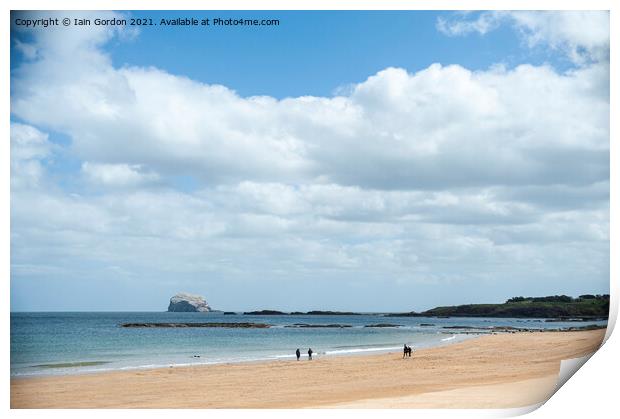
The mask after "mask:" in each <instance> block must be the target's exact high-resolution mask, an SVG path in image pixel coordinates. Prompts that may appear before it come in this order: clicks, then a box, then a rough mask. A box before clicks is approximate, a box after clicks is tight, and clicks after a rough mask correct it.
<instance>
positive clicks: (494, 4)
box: [0, 0, 620, 418]
mask: <svg viewBox="0 0 620 419" xmlns="http://www.w3.org/2000/svg"><path fill="white" fill-rule="evenodd" d="M615 3H617V2H614V1H612V0H608V1H603V0H591V1H574V0H572V1H568V0H510V1H500V0H495V1H485V0H451V1H448V0H435V1H429V0H417V1H407V0H384V1H380V0H357V1H346V0H342V1H340V2H337V1H334V0H295V1H294V2H293V1H283V0H263V1H260V2H258V1H251V0H227V1H223V0H219V1H213V0H203V1H190V0H175V1H163V0H150V1H141V0H127V1H123V2H119V1H110V0H93V1H89V2H83V1H78V0H58V1H44V0H22V1H17V0H5V1H3V2H2V6H1V7H2V8H3V9H4V12H5V14H4V15H3V18H2V19H0V27H1V28H2V31H1V33H2V45H3V47H4V54H3V55H4V57H5V60H4V61H3V62H4V65H2V66H0V67H1V68H0V72H1V74H2V81H3V93H4V94H3V96H2V97H3V98H4V100H3V101H2V106H3V108H4V109H3V112H2V121H3V128H4V132H5V136H4V137H3V138H4V141H3V143H2V145H1V147H2V148H1V149H0V170H1V173H2V183H1V184H0V196H1V197H2V203H3V205H2V207H1V208H0V212H1V214H2V216H1V217H0V220H1V221H0V234H1V237H2V239H1V240H0V269H1V271H0V272H1V273H2V274H3V275H2V277H3V278H5V282H4V290H3V291H4V292H2V295H3V296H4V301H3V303H4V307H6V308H7V309H6V312H5V316H4V321H3V323H2V329H3V333H2V335H1V339H2V350H3V353H4V360H5V362H4V363H2V367H1V368H2V370H1V371H0V374H2V377H3V378H4V379H3V380H2V389H1V390H2V396H1V397H2V401H3V406H4V407H5V409H8V408H9V399H10V398H9V391H10V386H9V384H10V372H9V370H10V367H9V365H10V362H7V361H9V357H10V350H9V348H10V342H9V315H8V311H9V310H8V308H9V307H10V293H9V292H8V291H9V289H8V288H9V277H10V276H9V275H10V253H9V252H10V231H9V228H10V217H9V199H10V188H9V176H10V163H9V149H10V145H9V141H8V138H9V117H10V98H9V94H8V92H9V89H10V79H9V66H8V65H7V63H8V62H9V48H8V46H9V36H10V32H9V30H10V25H9V17H8V13H9V10H11V9H17V10H25V9H35V10H36V9H39V10H140V9H143V10H235V9H237V10H313V9H314V10H330V9H332V10H338V9H341V10H382V9H396V10H405V9H412V10H442V9H443V10H484V9H512V10H611V14H610V15H611V25H610V26H611V40H612V41H611V50H612V60H611V74H612V75H614V74H617V66H616V65H615V61H614V59H615V58H616V57H618V44H617V41H618V39H617V32H618V31H617V30H615V29H614V28H618V27H620V19H618V16H617V12H618V10H620V9H619V7H618V6H617V5H616V4H615ZM610 87H611V92H610V93H611V109H612V112H611V115H612V117H611V121H610V123H611V127H610V128H611V131H610V132H611V152H610V158H611V162H612V163H614V162H619V161H620V155H619V153H618V146H617V144H616V143H615V141H617V132H618V131H617V123H616V121H615V120H614V118H613V115H614V112H613V110H616V109H617V103H618V102H617V100H618V86H617V83H616V80H615V78H614V77H613V76H612V78H611V86H610ZM618 180H619V179H618V170H617V167H615V166H614V165H613V164H612V165H611V185H613V186H612V188H611V196H610V211H611V212H610V217H611V220H610V221H611V224H610V229H611V243H610V252H611V255H620V251H619V250H620V249H619V247H618V223H617V219H616V217H615V216H614V214H617V213H618V210H619V209H620V208H619V207H618V194H617V186H618V184H619V183H618ZM614 187H616V190H614ZM610 261H611V266H610V274H611V283H610V291H611V297H612V298H611V313H610V327H609V329H608V333H607V338H609V339H608V341H607V342H606V344H605V345H604V346H603V348H602V349H601V350H600V351H599V352H597V353H596V354H595V355H594V356H593V357H592V359H591V360H590V361H589V362H588V363H587V366H586V367H585V368H582V369H581V370H579V371H578V372H577V374H576V376H575V377H574V378H572V379H571V380H569V381H568V383H567V384H566V385H565V386H564V387H562V388H561V389H560V390H559V391H558V392H557V393H556V394H555V395H554V396H553V397H552V398H551V399H550V400H549V401H548V402H547V403H546V404H545V405H544V406H543V407H542V408H540V409H538V410H536V411H534V412H533V413H531V414H530V417H533V418H557V417H588V418H595V417H596V416H597V415H600V417H608V416H609V415H610V413H611V412H614V411H617V407H618V403H617V401H616V400H617V394H616V391H615V388H614V387H615V386H614V385H615V383H616V382H617V380H618V377H619V374H620V368H619V364H620V363H619V362H618V357H617V354H618V352H619V350H618V349H619V348H620V344H619V343H618V338H617V336H615V337H614V336H611V337H610V336H609V335H610V332H611V329H612V328H613V326H614V325H615V322H616V318H617V314H618V291H619V290H618V280H617V274H618V259H617V256H616V257H615V258H614V257H611V258H610ZM117 412H118V414H123V415H124V414H129V415H131V416H134V415H135V416H138V417H149V418H159V417H168V416H170V415H178V414H182V415H184V416H185V415H187V416H191V417H199V416H200V417H202V416H203V415H205V414H207V415H209V416H216V417H221V418H236V417H239V416H240V415H241V416H250V415H251V416H252V417H254V416H258V417H282V418H284V417H286V418H289V417H291V416H293V415H294V416H295V417H297V418H306V417H308V418H310V417H312V418H314V417H315V416H316V415H321V416H324V415H327V416H334V417H336V416H337V417H355V418H358V417H359V416H360V415H361V416H362V417H370V416H371V415H372V416H375V415H381V416H382V417H385V416H388V417H402V415H403V414H405V415H416V416H419V417H434V418H451V417H459V418H460V417H471V418H480V417H505V416H513V415H515V414H519V413H526V412H527V409H524V410H520V409H519V410H513V409H499V410H413V411H407V412H402V411H399V410H381V411H375V410H346V411H342V410H341V411H327V410H321V411H319V412H317V411H313V410H294V411H291V410H275V411H274V410H258V411H256V410H242V411H237V410H217V411H213V410H211V411H208V412H205V411H204V410H184V411H183V412H182V413H181V412H176V411H166V410H139V411H136V410H131V411H126V410H120V411H119V410H116V411H114V412H111V411H107V410H89V411H88V413H87V414H88V415H89V416H91V417H93V418H96V417H108V416H109V415H110V414H117ZM9 414H10V415H11V416H15V417H25V416H28V417H31V416H44V417H49V416H52V417H61V416H62V417H63V418H65V417H81V416H83V415H84V412H83V411H77V410H55V411H51V410H41V411H26V410H11V411H10V412H9Z"/></svg>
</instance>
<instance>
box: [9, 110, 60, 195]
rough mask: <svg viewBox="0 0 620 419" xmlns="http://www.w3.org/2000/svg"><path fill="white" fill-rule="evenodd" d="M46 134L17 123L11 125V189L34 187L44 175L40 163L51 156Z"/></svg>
mask: <svg viewBox="0 0 620 419" xmlns="http://www.w3.org/2000/svg"><path fill="white" fill-rule="evenodd" d="M52 148H53V147H52V144H51V143H50V142H49V141H48V136H47V134H45V133H43V132H41V131H39V130H38V129H36V128H34V127H32V126H29V125H25V124H19V123H13V122H12V123H11V187H12V188H20V187H28V186H29V187H36V186H38V185H39V184H40V182H41V181H42V178H43V174H44V168H43V166H42V163H41V161H42V160H44V159H46V158H48V157H49V156H50V155H51V151H52Z"/></svg>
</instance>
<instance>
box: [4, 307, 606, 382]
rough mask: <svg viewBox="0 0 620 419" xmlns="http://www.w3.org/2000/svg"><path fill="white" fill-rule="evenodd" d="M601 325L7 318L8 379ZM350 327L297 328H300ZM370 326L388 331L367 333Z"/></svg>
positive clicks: (56, 315)
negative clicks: (130, 325) (198, 325)
mask: <svg viewBox="0 0 620 419" xmlns="http://www.w3.org/2000/svg"><path fill="white" fill-rule="evenodd" d="M183 322H197V323H201V322H225V323H233V322H235V323H236V322H250V323H266V324H268V325H270V327H269V328H250V329H242V328H125V327H122V326H121V325H122V324H123V323H183ZM606 323H607V322H606V321H585V322H584V321H579V322H575V321H553V322H549V321H545V320H544V319H507V318H464V317H452V318H436V317H386V316H385V315H383V314H381V313H366V314H360V315H243V314H236V315H230V314H224V313H221V312H211V313H168V312H83V313H82V312H49V313H43V312H36V313H25V312H16V313H11V376H12V377H27V376H44V375H63V374H87V373H96V372H103V371H114V370H134V369H147V368H159V367H166V368H170V367H181V366H189V365H202V364H221V363H239V362H253V361H265V360H274V361H277V360H280V361H286V360H294V359H295V350H296V349H297V348H299V349H300V351H301V353H302V358H301V360H302V361H305V362H307V361H308V355H307V351H308V349H309V348H312V350H313V352H314V353H313V358H315V359H316V358H321V357H331V356H343V355H355V354H358V355H361V354H372V353H382V352H396V351H401V350H402V348H403V345H404V344H407V345H409V346H411V347H412V348H413V350H414V356H415V351H416V350H418V349H422V348H428V347H433V346H441V345H449V344H454V343H457V342H461V341H463V340H466V339H471V338H473V337H476V336H480V335H482V334H488V333H492V330H491V329H492V328H493V327H514V328H527V329H531V330H534V331H538V330H541V329H566V328H570V327H579V326H588V325H606ZM334 324H337V325H343V326H350V327H316V328H314V327H299V325H334ZM377 324H383V325H388V327H368V326H373V325H374V326H376V325H377Z"/></svg>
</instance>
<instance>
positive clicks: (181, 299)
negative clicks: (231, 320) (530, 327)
mask: <svg viewBox="0 0 620 419" xmlns="http://www.w3.org/2000/svg"><path fill="white" fill-rule="evenodd" d="M168 311H170V312H192V311H193V312H213V311H214V310H213V309H211V307H209V305H208V304H207V302H206V301H205V299H204V297H202V296H198V295H192V294H186V293H179V294H177V295H175V296H173V297H172V298H171V299H170V305H169V307H168ZM223 313H224V314H226V315H235V314H238V313H236V312H233V311H226V312H223ZM242 314H243V315H246V316H287V315H291V316H295V315H300V316H356V315H361V314H362V313H356V312H351V311H331V310H311V311H307V312H302V311H293V312H290V313H289V312H284V311H279V310H256V311H245V312H243V313H242ZM366 314H370V313H366ZM375 314H376V315H383V316H385V317H504V318H543V319H556V320H564V319H571V320H593V319H607V318H608V316H609V294H603V295H600V294H597V295H593V294H584V295H580V296H579V297H576V298H573V297H569V296H568V295H552V296H547V297H513V298H510V299H508V300H506V302H504V303H501V304H464V305H458V306H441V307H435V308H432V309H430V310H426V311H422V312H416V311H410V312H405V313H383V314H380V313H375ZM547 321H553V320H547ZM423 325H424V326H426V325H427V324H426V323H424V324H423ZM382 327H386V326H382Z"/></svg>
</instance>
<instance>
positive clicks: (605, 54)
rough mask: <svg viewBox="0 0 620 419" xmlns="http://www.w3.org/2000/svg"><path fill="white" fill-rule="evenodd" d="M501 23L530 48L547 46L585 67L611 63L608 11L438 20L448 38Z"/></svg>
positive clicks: (460, 15)
mask: <svg viewBox="0 0 620 419" xmlns="http://www.w3.org/2000/svg"><path fill="white" fill-rule="evenodd" d="M502 24H508V25H511V26H512V27H513V28H515V30H517V32H518V33H519V34H520V36H521V37H522V39H523V40H524V41H525V43H526V45H527V46H528V47H530V48H532V47H536V46H544V47H548V48H551V49H553V50H557V51H560V52H561V53H563V54H565V55H566V56H567V57H568V58H569V59H570V60H571V61H573V62H574V63H576V64H579V65H583V64H585V63H588V62H592V61H601V60H609V12H607V11H542V12H541V11H537V12H532V11H487V12H482V13H478V14H473V13H456V14H454V15H453V16H452V17H451V18H448V19H446V18H439V19H438V20H437V29H438V30H439V31H441V32H443V33H444V34H446V35H449V36H463V35H468V34H470V33H478V34H480V35H485V34H487V33H488V32H491V31H493V30H495V29H497V28H498V27H499V26H501V25H502Z"/></svg>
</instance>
